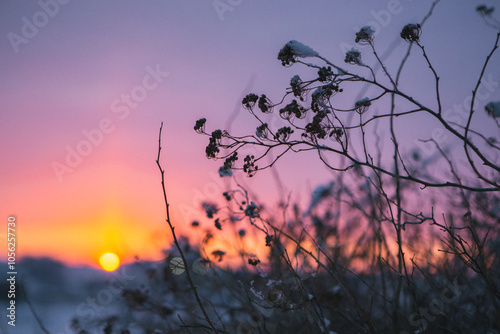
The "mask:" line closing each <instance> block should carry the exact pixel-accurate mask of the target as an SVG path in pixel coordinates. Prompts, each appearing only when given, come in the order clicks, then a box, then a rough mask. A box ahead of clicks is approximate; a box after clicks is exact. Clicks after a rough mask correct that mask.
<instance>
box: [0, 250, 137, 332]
mask: <svg viewBox="0 0 500 334" xmlns="http://www.w3.org/2000/svg"><path fill="white" fill-rule="evenodd" d="M0 268H1V269H0V270H2V272H3V273H7V265H6V264H5V263H2V264H1V265H0ZM127 268H128V269H127ZM130 268H131V267H122V268H120V269H118V270H117V271H115V272H113V273H107V272H104V271H101V270H96V269H93V268H90V267H81V268H73V267H66V266H64V265H63V264H61V263H59V262H56V261H53V260H51V259H25V260H24V261H22V262H20V263H19V264H18V275H17V277H16V280H17V286H16V297H15V301H16V319H15V320H16V321H15V327H14V326H11V325H9V324H8V321H10V320H9V319H8V318H7V314H8V310H7V309H6V308H7V307H8V305H9V304H8V303H9V302H10V299H9V298H8V295H7V293H8V290H9V285H8V284H7V283H6V279H4V280H2V283H1V284H0V287H1V290H2V292H1V295H0V303H1V309H2V310H3V311H2V317H1V319H2V320H1V323H0V332H1V333H5V334H31V333H33V334H38V333H43V330H42V329H41V328H40V325H39V324H38V322H37V321H36V318H35V316H34V314H33V312H32V311H31V310H30V308H29V306H28V304H27V303H26V301H25V299H24V297H23V295H22V292H21V288H20V284H22V285H23V287H24V290H25V291H26V294H27V296H28V300H29V301H30V303H31V306H32V307H33V309H34V311H35V313H36V315H37V316H38V318H39V319H40V321H41V322H42V324H43V325H44V326H45V328H46V329H47V330H48V331H49V332H50V333H51V334H73V332H72V331H71V329H70V328H71V321H72V319H73V318H74V317H75V316H79V318H80V321H85V320H87V319H88V321H91V320H93V319H94V318H96V317H105V316H106V315H112V314H116V311H117V309H118V303H119V301H118V298H119V297H120V294H121V291H120V289H121V288H123V287H132V286H136V285H137V284H138V283H140V282H138V281H139V280H140V278H139V277H136V276H135V275H133V274H132V273H130V272H129V271H130V270H131V269H130ZM5 275H6V274H4V276H5ZM82 319H83V320H82Z"/></svg>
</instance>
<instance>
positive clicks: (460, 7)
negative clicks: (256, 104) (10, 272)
mask: <svg viewBox="0 0 500 334" xmlns="http://www.w3.org/2000/svg"><path fill="white" fill-rule="evenodd" d="M54 1H55V0H54ZM54 1H49V0H41V1H40V2H41V3H54ZM61 2H64V1H62V0H61ZM55 3H57V4H58V8H57V9H56V8H55V7H53V6H52V7H50V10H53V11H54V13H53V15H52V17H49V18H48V20H47V21H46V22H43V21H41V22H42V23H41V25H43V26H42V27H40V28H39V29H38V31H35V32H33V31H29V29H28V28H26V27H25V28H24V33H26V32H27V33H28V34H31V35H30V36H29V38H26V40H25V42H26V43H21V44H16V45H15V46H13V42H12V41H11V40H12V36H13V35H12V34H11V33H14V34H17V35H20V36H22V35H23V25H26V20H27V21H29V22H33V20H34V19H35V20H43V15H40V14H37V13H38V12H39V11H40V10H41V5H40V3H39V2H37V1H0V32H1V39H0V73H1V75H0V94H1V112H0V133H1V146H0V149H1V156H2V164H0V180H1V188H0V203H2V204H1V208H0V213H1V215H0V216H1V217H2V219H3V220H4V221H5V225H4V226H7V217H8V216H9V215H15V216H16V217H17V220H18V232H17V233H18V255H19V256H28V255H30V256H51V257H54V258H56V259H59V260H63V261H65V262H66V263H67V264H71V265H79V264H92V265H94V264H95V263H96V261H97V258H98V256H99V255H100V254H102V253H104V252H108V251H111V252H116V253H117V254H119V255H121V256H122V257H123V258H124V259H125V260H126V261H127V260H131V259H132V258H133V256H134V255H138V256H139V257H141V258H159V257H161V253H160V250H161V249H162V248H164V247H165V246H166V244H167V242H168V240H169V237H168V236H169V232H168V231H167V230H166V229H165V226H164V206H163V202H162V195H161V188H160V182H159V181H160V175H159V173H158V170H157V167H156V165H155V161H154V160H155V158H156V153H157V144H158V143H157V136H158V129H159V126H160V123H161V122H162V121H163V122H164V137H163V147H164V151H163V165H164V167H165V169H166V180H167V191H168V195H169V199H170V202H171V204H172V210H173V211H172V214H173V219H174V223H175V224H176V226H178V231H181V232H182V231H184V232H186V231H189V230H190V228H189V227H187V226H188V225H189V223H190V222H191V219H193V218H194V216H193V212H195V211H194V210H197V209H198V205H199V203H200V201H201V200H206V199H212V198H216V199H219V198H221V196H220V193H222V191H224V190H225V189H224V183H223V182H222V181H221V180H220V179H219V178H218V176H217V175H216V172H217V169H218V167H219V165H220V164H221V163H220V162H213V161H209V160H207V159H206V158H205V154H204V148H205V145H206V143H207V139H206V138H205V137H202V136H199V135H197V134H195V132H194V131H193V125H194V122H195V121H196V120H197V119H199V118H201V117H206V118H207V119H208V123H207V127H208V129H210V130H213V129H216V128H223V127H224V125H225V124H226V122H227V120H228V119H229V118H230V115H232V114H233V112H235V111H236V112H237V111H238V110H239V112H238V113H237V114H236V115H237V116H236V118H235V121H234V123H232V125H231V126H232V127H231V128H232V130H234V131H239V133H245V132H249V130H248V129H249V127H248V126H249V124H252V127H253V125H257V123H255V122H253V121H252V119H251V117H250V115H248V113H246V112H245V111H244V110H243V109H242V108H240V101H241V98H242V96H244V95H245V94H247V93H249V92H251V91H255V92H257V93H266V95H268V96H271V97H274V100H278V99H279V98H281V95H282V94H283V92H284V91H285V88H286V87H287V85H288V83H289V80H290V78H291V77H292V76H293V75H294V74H296V73H298V72H300V73H302V72H301V70H299V69H298V68H297V69H295V68H294V67H292V68H291V69H290V68H283V67H282V66H281V64H280V62H279V61H278V60H277V59H276V56H277V53H278V51H279V49H280V48H281V47H282V46H283V45H284V44H285V43H286V42H287V41H289V40H291V39H296V40H298V41H301V42H303V43H305V44H307V45H309V46H311V47H312V48H314V49H315V50H317V51H318V52H319V53H320V54H321V55H323V56H325V57H326V58H328V59H330V60H332V61H335V62H336V63H338V64H340V65H341V66H347V65H345V64H344V63H343V59H344V54H343V47H344V46H346V45H347V44H350V45H351V46H354V41H353V40H354V33H355V32H356V31H357V30H359V28H360V27H362V26H364V25H366V24H370V22H371V21H375V22H377V21H376V16H379V20H382V21H380V22H381V23H382V24H380V23H379V27H380V28H379V29H378V31H377V37H376V43H377V46H378V47H379V48H380V50H382V51H384V50H385V48H387V47H388V46H389V45H390V44H391V43H392V42H394V41H395V40H400V39H399V32H400V31H401V29H402V27H403V26H404V25H405V24H407V23H414V22H419V21H420V20H421V19H422V18H423V17H424V15H425V13H426V12H427V11H428V9H429V8H430V4H431V3H432V2H431V1H411V0H401V1H399V5H396V4H397V3H398V2H397V1H389V2H387V1H368V0H366V1H350V2H345V1H325V0H309V1H285V0H281V1H264V0H256V1H249V0H247V1H244V0H243V1H236V0H233V1H224V0H221V1H219V2H217V1H211V0H209V1H119V2H118V1H96V0H90V1H76V0H74V1H69V2H68V3H67V4H59V3H58V2H55ZM217 3H224V4H228V3H229V4H233V5H226V6H230V7H226V9H228V8H230V9H231V10H226V11H224V12H222V11H219V12H218V11H217V10H216V7H215V4H217ZM486 3H487V4H494V2H493V1H489V2H488V1H487V2H486ZM478 4H481V3H479V2H476V1H465V0H461V1H445V0H443V1H442V3H440V4H439V5H438V6H437V7H436V10H435V13H434V15H433V16H432V18H431V19H430V20H429V21H428V23H427V24H426V26H425V28H424V33H423V36H422V41H423V43H424V45H425V46H426V50H427V51H428V52H429V54H430V55H431V56H432V57H433V60H434V63H435V66H436V68H437V69H438V71H439V72H440V73H443V74H444V75H443V77H442V82H441V84H442V87H443V96H444V98H443V103H444V105H445V108H446V109H447V108H452V106H453V104H456V103H462V102H463V100H464V97H466V96H467V95H469V94H470V91H471V90H472V87H473V85H472V83H473V82H474V80H476V79H477V76H478V74H479V71H480V65H481V63H482V61H483V60H484V58H485V56H486V54H487V53H488V52H489V50H490V49H491V47H492V45H493V41H494V31H493V30H492V29H491V28H488V27H487V26H486V25H485V24H484V23H483V22H482V20H481V18H480V17H479V15H477V14H476V13H475V10H474V8H475V7H476V6H477V5H478ZM391 5H395V6H396V7H395V8H397V13H395V14H391V16H390V17H387V16H384V15H383V14H381V11H385V12H384V13H387V9H388V6H391ZM377 13H379V14H377ZM9 34H10V35H9ZM9 36H10V37H9ZM14 44H15V43H14ZM399 47H400V48H399V49H397V50H395V51H394V52H393V53H392V55H391V56H390V58H389V59H388V63H389V64H390V65H391V60H395V59H400V56H401V52H402V50H405V46H404V42H403V41H401V42H400V44H399ZM362 50H366V49H362ZM365 52H366V51H365ZM419 55H420V54H418V56H417V55H416V54H415V57H412V58H411V60H410V63H409V65H408V67H407V71H406V72H405V78H406V81H404V86H403V87H405V88H409V89H413V90H414V92H415V96H417V98H418V99H420V100H423V101H425V102H430V101H432V93H433V86H432V77H431V73H430V72H429V71H426V70H427V68H426V67H425V64H424V62H423V60H422V59H421V57H419ZM366 59H369V58H368V56H367V58H366ZM451 60H452V61H451ZM498 60H499V57H498V55H497V57H496V58H495V59H494V60H493V64H492V66H490V67H489V70H488V71H487V75H490V76H492V78H493V79H492V80H494V81H496V82H499V81H500V71H499V69H500V66H498V65H500V62H499V61H498ZM390 65H389V70H390V71H391V70H394V66H392V67H391V66H390ZM392 65H394V63H392ZM155 70H156V71H157V72H158V71H159V72H161V73H167V72H168V76H167V75H166V74H163V75H162V76H159V77H157V80H156V81H155V80H154V79H153V78H150V79H146V80H147V82H146V85H147V86H148V87H149V88H150V89H151V90H149V91H147V96H145V97H144V98H143V100H142V101H141V102H139V103H137V106H134V108H128V111H127V110H126V109H127V107H126V105H125V103H124V101H122V97H123V95H124V94H128V95H130V94H131V93H134V92H135V94H140V93H141V92H144V90H143V89H142V90H141V88H140V86H143V85H144V84H145V83H144V80H145V77H146V76H147V75H150V73H151V72H152V71H155ZM429 83H430V84H429ZM153 86H154V87H153ZM137 87H139V88H137ZM356 97H357V96H356V92H349V93H346V94H345V97H343V98H344V99H345V101H346V103H347V104H349V103H353V102H354V101H355V100H356ZM495 98H496V100H500V93H499V90H498V88H496V90H495V91H494V92H492V95H491V99H495ZM141 99H142V97H141ZM271 99H272V98H271ZM491 99H488V100H487V101H480V105H479V106H478V109H481V110H483V108H484V105H485V104H486V103H487V102H489V101H490V100H491ZM478 117H479V119H478V122H483V123H484V126H485V127H486V128H485V131H495V130H494V129H495V128H493V127H490V128H488V123H487V121H486V120H487V119H486V118H485V117H483V116H478ZM417 121H419V122H422V123H421V124H425V123H423V122H425V120H417ZM252 122H253V123H252ZM483 123H480V124H483ZM406 125H407V126H408V129H407V130H406V131H405V135H407V136H408V138H410V139H408V142H407V143H408V145H407V147H406V151H407V152H409V151H411V149H413V148H414V147H412V146H415V145H414V138H417V137H418V136H420V138H425V137H426V136H427V138H428V136H429V134H428V133H426V131H427V132H428V130H429V128H427V129H426V128H425V127H424V130H423V132H422V130H417V128H418V127H416V126H414V125H415V124H406ZM99 128H100V130H99V131H101V133H102V138H101V137H100V136H99V135H95V133H96V132H95V129H99ZM104 130H105V131H104ZM251 131H253V130H251ZM85 133H87V134H88V133H94V135H95V137H94V140H95V143H96V144H95V145H92V146H91V147H90V148H88V147H84V144H83V141H85V140H86V135H85ZM79 145H80V146H79ZM78 147H80V148H81V149H83V150H85V149H86V150H87V151H88V152H89V154H88V155H87V156H85V157H83V158H82V159H81V161H73V162H74V167H70V169H71V172H69V171H65V172H64V173H62V174H60V175H59V176H58V175H57V173H56V172H55V170H54V165H55V163H56V164H57V163H60V164H66V158H67V155H68V152H69V151H68V149H69V150H76V149H77V148H78ZM310 161H311V160H308V159H299V160H297V159H291V158H287V159H284V160H283V161H282V162H281V163H280V164H278V166H277V168H278V171H279V172H280V176H281V177H282V179H283V181H284V183H285V184H286V185H287V190H288V191H292V194H293V196H294V197H295V198H296V197H299V196H300V194H303V193H307V192H309V191H310V190H311V189H312V188H314V187H315V186H316V185H318V184H320V183H321V182H326V181H328V178H329V173H328V171H327V170H326V169H325V168H324V167H322V166H321V164H319V163H314V162H310ZM239 179H240V180H242V181H243V182H245V183H246V184H248V185H249V187H250V188H251V189H253V190H255V191H256V192H257V193H259V196H260V198H263V199H266V200H269V201H272V202H276V200H275V199H274V197H273V194H275V193H276V191H275V188H274V183H273V182H274V181H273V178H272V176H271V174H270V173H269V172H263V173H262V174H259V175H258V176H257V177H255V178H254V179H251V180H250V179H248V178H245V177H243V176H242V175H241V176H240V177H239ZM269 184H271V185H272V187H269V186H268V185H269ZM266 185H267V186H266ZM0 237H1V240H2V243H1V244H2V245H4V242H5V232H4V231H2V232H1V233H0ZM0 258H1V259H5V252H2V253H1V254H0Z"/></svg>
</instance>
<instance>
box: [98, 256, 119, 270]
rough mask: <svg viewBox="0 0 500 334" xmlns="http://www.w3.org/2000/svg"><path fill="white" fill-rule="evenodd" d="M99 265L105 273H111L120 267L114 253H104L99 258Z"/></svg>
mask: <svg viewBox="0 0 500 334" xmlns="http://www.w3.org/2000/svg"><path fill="white" fill-rule="evenodd" d="M99 264H100V265H101V268H102V269H104V270H106V271H113V270H116V269H117V268H118V267H119V266H120V258H119V257H118V255H116V254H114V253H105V254H102V255H101V257H100V258H99Z"/></svg>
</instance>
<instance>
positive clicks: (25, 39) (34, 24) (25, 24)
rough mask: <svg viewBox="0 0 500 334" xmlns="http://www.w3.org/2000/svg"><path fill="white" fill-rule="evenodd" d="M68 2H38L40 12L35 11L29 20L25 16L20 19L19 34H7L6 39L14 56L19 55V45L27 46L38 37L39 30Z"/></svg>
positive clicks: (53, 0)
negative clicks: (60, 6)
mask: <svg viewBox="0 0 500 334" xmlns="http://www.w3.org/2000/svg"><path fill="white" fill-rule="evenodd" d="M69 2H70V0H39V1H38V6H40V8H41V10H39V11H37V12H36V13H35V14H33V16H32V17H31V20H30V19H29V18H27V17H26V16H23V17H22V18H21V22H22V25H21V34H16V33H14V32H9V33H8V34H7V39H8V40H9V42H10V45H11V46H12V49H13V50H14V52H15V53H16V54H18V53H19V46H20V45H21V44H28V43H29V41H30V40H31V39H33V38H35V37H36V36H37V35H38V32H39V30H40V29H41V28H43V27H45V26H46V25H47V24H48V23H49V21H50V19H52V18H54V17H55V16H56V15H57V13H59V5H66V4H68V3H69Z"/></svg>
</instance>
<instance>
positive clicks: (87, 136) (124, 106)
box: [52, 64, 170, 182]
mask: <svg viewBox="0 0 500 334" xmlns="http://www.w3.org/2000/svg"><path fill="white" fill-rule="evenodd" d="M169 75H170V73H169V72H164V71H163V70H162V69H161V66H160V65H159V64H158V65H156V67H154V68H153V67H151V66H147V67H146V74H145V75H144V77H143V79H142V81H141V82H140V83H139V84H138V85H136V86H134V87H133V88H132V89H131V90H130V91H129V92H128V94H125V93H123V94H121V95H120V97H119V98H116V99H115V100H114V101H113V102H112V103H111V105H110V109H111V112H112V113H113V114H114V117H116V118H117V119H118V121H124V120H125V119H127V118H128V117H129V116H130V114H131V111H132V110H134V109H137V108H138V107H139V104H140V103H141V102H143V101H144V100H145V99H146V98H147V97H148V94H149V93H150V92H152V91H153V90H155V89H157V88H158V87H159V86H160V84H161V83H162V82H163V81H164V79H165V78H167V77H168V76H169ZM116 123H117V120H116V119H115V120H113V119H112V118H109V117H104V118H102V119H101V120H100V121H99V122H98V124H97V125H96V126H95V127H94V128H92V129H90V130H89V129H83V130H82V131H81V134H82V136H83V137H84V139H81V140H80V141H79V142H78V143H77V144H76V145H74V146H71V145H67V146H66V152H67V154H66V158H65V159H64V162H62V163H61V162H59V161H53V162H52V169H53V170H54V172H55V174H56V176H57V179H58V180H59V182H63V178H64V176H65V175H66V174H69V173H71V172H73V170H74V169H75V168H76V167H78V166H79V165H80V164H81V163H82V162H83V160H84V158H85V157H87V156H89V155H90V154H92V152H93V151H94V149H95V148H96V147H98V146H100V145H101V144H102V143H103V142H104V139H105V137H106V135H109V134H110V133H112V132H113V131H114V130H115V129H116Z"/></svg>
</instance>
